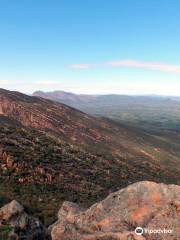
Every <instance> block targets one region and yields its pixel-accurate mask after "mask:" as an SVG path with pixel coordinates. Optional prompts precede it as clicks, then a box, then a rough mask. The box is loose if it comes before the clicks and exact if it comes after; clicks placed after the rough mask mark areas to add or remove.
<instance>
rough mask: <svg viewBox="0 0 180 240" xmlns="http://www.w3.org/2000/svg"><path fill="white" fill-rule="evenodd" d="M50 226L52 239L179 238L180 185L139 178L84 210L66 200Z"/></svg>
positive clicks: (177, 239)
mask: <svg viewBox="0 0 180 240" xmlns="http://www.w3.org/2000/svg"><path fill="white" fill-rule="evenodd" d="M137 227H141V228H143V229H144V232H143V234H142V235H137V234H136V233H135V229H136V228H137ZM49 230H50V232H51V236H52V240H133V239H134V240H143V239H144V240H157V239H158V240H161V239H162V240H163V239H166V240H179V239H180V186H177V185H165V184H157V183H154V182H148V181H144V182H138V183H135V184H132V185H130V186H128V187H126V188H124V189H122V190H120V191H118V192H115V193H112V194H110V195H109V196H108V197H107V198H106V199H105V200H103V201H102V202H99V203H97V204H94V205H93V206H92V207H90V208H89V209H87V210H86V211H81V210H80V209H79V207H78V206H77V205H76V204H74V203H69V202H65V203H64V204H63V205H62V207H61V209H60V211H59V213H58V221H57V222H56V223H55V224H54V225H52V226H51V227H50V228H49ZM147 231H151V232H147ZM152 231H153V232H152ZM158 231H159V232H158Z"/></svg>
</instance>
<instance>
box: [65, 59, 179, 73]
mask: <svg viewBox="0 0 180 240" xmlns="http://www.w3.org/2000/svg"><path fill="white" fill-rule="evenodd" d="M97 66H99V67H103V66H106V67H117V68H125V67H126V68H139V69H146V70H152V71H161V72H171V73H178V74H179V73H180V65H172V64H165V63H157V62H144V61H136V60H120V61H110V62H105V63H101V64H71V65H68V68H71V69H77V70H78V69H79V70H81V69H90V68H93V67H97Z"/></svg>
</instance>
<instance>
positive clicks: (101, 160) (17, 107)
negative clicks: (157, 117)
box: [0, 89, 180, 224]
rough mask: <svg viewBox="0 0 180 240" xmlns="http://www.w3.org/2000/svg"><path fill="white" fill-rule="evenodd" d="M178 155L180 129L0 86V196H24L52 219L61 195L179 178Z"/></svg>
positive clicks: (87, 195)
mask: <svg viewBox="0 0 180 240" xmlns="http://www.w3.org/2000/svg"><path fill="white" fill-rule="evenodd" d="M64 94H65V95H66V93H64ZM93 97H94V98H96V96H92V98H93ZM83 98H84V96H83ZM112 98H114V96H112ZM125 98H126V97H125V96H124V99H125ZM69 99H70V96H69ZM71 99H72V96H71ZM90 99H91V96H90V97H89V100H88V101H92V99H91V100H90ZM86 100H87V98H86ZM179 159H180V135H178V134H177V133H176V132H173V131H169V130H163V131H159V132H156V131H154V130H153V129H150V128H149V129H146V130H144V129H141V128H139V127H137V126H130V125H129V124H126V122H124V123H120V122H114V121H112V120H111V119H108V118H101V117H94V116H91V115H88V114H86V113H84V112H82V111H80V110H77V109H75V108H72V107H69V106H67V105H64V104H63V103H58V102H54V101H51V100H47V99H44V98H39V97H32V96H27V95H25V94H22V93H19V92H11V91H7V90H4V89H0V196H1V198H0V204H4V203H6V202H9V201H10V200H12V199H17V200H18V201H19V200H20V201H21V202H22V203H23V204H24V205H25V206H26V207H30V208H31V210H32V211H34V212H35V213H36V215H37V216H38V217H40V218H41V220H43V221H45V222H46V223H48V224H49V223H51V222H52V221H54V216H55V213H56V212H57V209H58V208H59V204H60V202H62V201H64V200H69V201H73V202H78V203H81V205H84V206H86V207H87V206H89V205H90V204H92V203H94V202H95V201H97V200H100V199H102V198H103V197H105V196H107V195H108V193H109V192H111V191H115V190H118V189H119V188H121V187H125V186H127V185H128V184H130V183H134V182H137V181H140V180H152V181H156V182H165V183H176V184H180V182H179V181H180V179H179V172H180V161H179ZM47 209H48V210H47Z"/></svg>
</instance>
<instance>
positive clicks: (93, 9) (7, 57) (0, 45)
mask: <svg viewBox="0 0 180 240" xmlns="http://www.w3.org/2000/svg"><path fill="white" fill-rule="evenodd" d="M179 11H180V1H179V0H151V1H149V0H58V1H57V0H43V1H41V0H38V1H37V0H29V1H24V0H16V1H14V0H8V1H6V0H2V1H0V87H2V88H7V89H10V90H19V91H22V92H26V93H31V92H33V91H35V90H44V91H50V90H65V91H72V92H76V93H123V94H163V95H180V90H179V89H180V14H179Z"/></svg>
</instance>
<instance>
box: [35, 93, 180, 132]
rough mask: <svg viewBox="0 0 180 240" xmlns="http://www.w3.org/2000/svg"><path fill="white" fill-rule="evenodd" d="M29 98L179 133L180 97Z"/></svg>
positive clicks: (55, 95)
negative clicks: (59, 103)
mask: <svg viewBox="0 0 180 240" xmlns="http://www.w3.org/2000/svg"><path fill="white" fill-rule="evenodd" d="M33 96H38V97H41V98H45V99H51V100H53V101H57V102H61V103H64V104H67V105H69V106H72V107H74V108H77V109H79V110H81V111H83V112H86V113H88V114H91V115H94V116H100V117H106V118H110V119H112V120H115V121H117V122H126V123H129V124H131V125H134V124H135V125H137V126H139V125H140V126H141V127H145V128H149V127H151V128H155V127H157V128H158V129H159V128H173V129H180V97H171V96H158V95H150V96H128V95H117V94H109V95H83V94H80V95H77V94H73V93H68V92H63V91H54V92H42V91H37V92H34V93H33Z"/></svg>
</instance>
